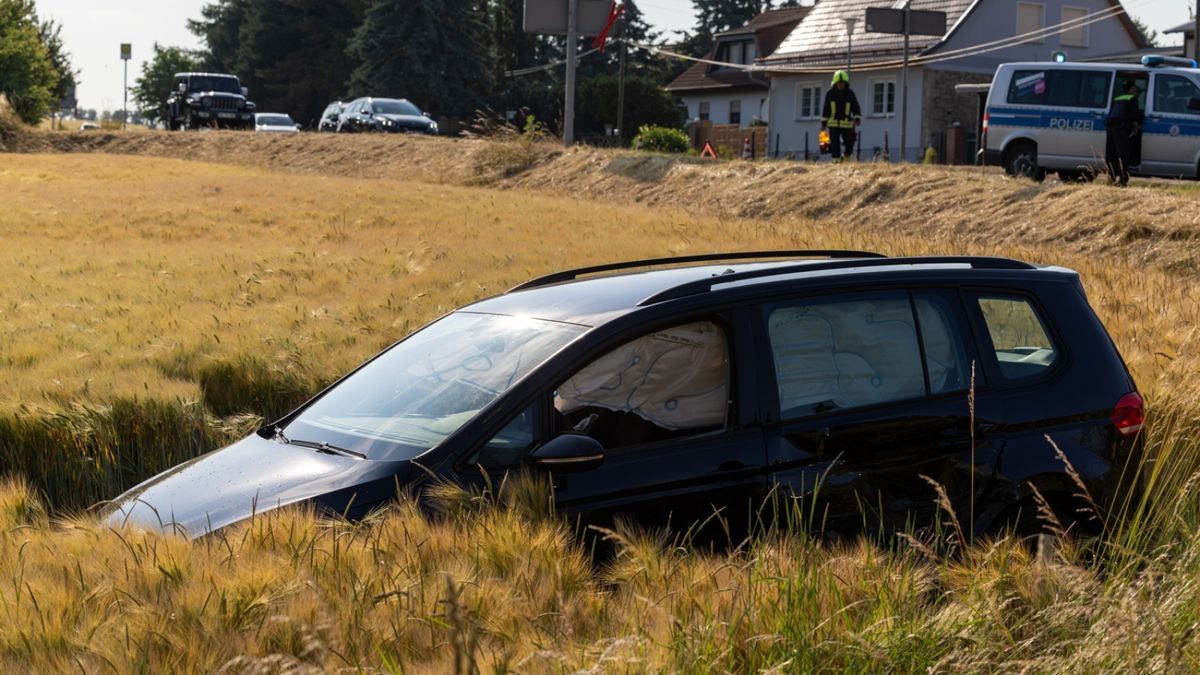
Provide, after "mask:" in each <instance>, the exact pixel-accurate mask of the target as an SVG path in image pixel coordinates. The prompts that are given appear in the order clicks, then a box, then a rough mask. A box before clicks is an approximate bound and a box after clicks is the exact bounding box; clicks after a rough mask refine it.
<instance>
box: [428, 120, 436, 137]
mask: <svg viewBox="0 0 1200 675" xmlns="http://www.w3.org/2000/svg"><path fill="white" fill-rule="evenodd" d="M429 130H430V131H431V132H433V133H435V134H436V133H437V130H438V125H437V122H434V121H432V120H431V121H430V122H429Z"/></svg>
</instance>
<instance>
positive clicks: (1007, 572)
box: [0, 155, 1200, 672]
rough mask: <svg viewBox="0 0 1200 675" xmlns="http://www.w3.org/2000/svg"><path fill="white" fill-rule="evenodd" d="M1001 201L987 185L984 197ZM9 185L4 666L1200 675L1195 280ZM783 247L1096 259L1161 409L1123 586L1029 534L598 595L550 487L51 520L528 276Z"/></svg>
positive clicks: (638, 221)
mask: <svg viewBox="0 0 1200 675" xmlns="http://www.w3.org/2000/svg"><path fill="white" fill-rule="evenodd" d="M989 180H997V179H996V178H994V177H986V176H980V177H977V178H973V177H966V178H964V189H972V188H979V189H983V188H986V187H987V184H986V181H989ZM972 181H979V183H978V185H972ZM1078 189H1079V190H1096V189H1099V188H1094V187H1081V188H1078ZM0 194H2V195H3V196H4V201H5V202H6V204H7V205H8V206H7V208H5V209H4V210H3V211H0V236H2V237H3V240H4V242H5V246H4V247H3V249H2V250H0V261H3V268H4V269H6V270H8V271H9V273H8V275H7V279H6V283H5V285H4V290H3V292H2V295H0V300H2V304H0V372H3V374H4V376H5V383H6V387H5V388H4V390H3V392H0V458H2V459H3V461H4V465H5V467H6V470H7V471H9V472H11V473H14V474H18V475H21V476H25V477H27V478H28V479H29V480H31V481H33V483H34V484H35V485H36V487H37V488H38V490H30V489H29V488H27V487H25V486H24V485H23V484H22V483H20V482H17V483H12V484H10V485H8V486H6V487H4V488H3V490H0V526H2V527H3V529H4V531H5V534H4V538H3V540H2V541H0V561H2V563H0V569H3V570H6V572H5V573H4V576H5V577H6V578H2V579H0V588H6V589H7V590H4V591H0V605H2V606H3V607H4V610H3V613H4V615H5V616H7V617H10V620H9V621H7V622H5V623H4V625H2V626H0V645H3V647H2V648H0V662H3V663H5V664H6V665H8V666H11V667H16V668H23V669H26V668H33V669H65V668H75V667H77V666H81V667H83V668H84V669H85V670H94V669H98V668H112V669H115V670H121V671H124V670H130V669H133V668H135V667H139V666H143V665H144V666H145V667H147V668H149V669H152V670H160V669H163V668H176V669H186V670H191V669H195V670H211V669H215V668H219V667H221V666H223V665H228V666H230V667H232V668H245V669H249V670H255V669H271V668H274V667H279V668H285V667H292V666H295V667H313V668H336V667H346V666H361V667H364V668H367V669H373V668H385V669H393V668H394V669H399V670H405V671H412V670H417V671H420V670H442V669H447V668H453V667H456V664H460V663H461V664H465V663H468V662H476V663H478V664H479V665H480V666H481V667H483V668H485V669H489V668H504V667H508V668H516V669H518V670H537V671H549V670H554V671H558V670H563V669H565V670H574V669H577V668H589V667H598V668H599V669H602V670H616V671H627V670H638V671H640V670H664V669H666V670H688V671H708V670H712V669H717V670H738V671H748V670H756V669H760V668H778V669H780V670H785V671H797V672H801V671H809V670H813V669H843V668H846V669H855V670H861V669H872V670H878V669H897V670H905V671H909V670H924V669H926V668H929V667H933V668H935V669H942V670H951V669H954V670H958V669H963V668H966V669H992V668H1004V669H1021V668H1031V669H1035V670H1061V669H1065V668H1072V669H1079V670H1125V669H1129V668H1136V669H1147V668H1149V669H1171V668H1176V667H1182V668H1188V667H1191V668H1195V667H1197V666H1200V637H1198V636H1197V634H1196V632H1195V630H1194V627H1195V625H1196V622H1197V620H1200V616H1198V615H1200V611H1198V610H1197V608H1198V607H1200V589H1197V587H1196V584H1197V582H1200V577H1198V576H1197V573H1198V572H1200V537H1197V535H1196V532H1195V529H1196V525H1195V524H1196V522H1197V519H1196V516H1197V513H1196V512H1197V509H1196V507H1195V502H1196V498H1195V496H1194V493H1192V492H1191V489H1192V485H1193V483H1192V482H1190V481H1188V478H1189V477H1190V476H1191V475H1192V474H1191V470H1192V468H1193V467H1192V461H1193V459H1194V458H1195V457H1197V455H1198V450H1197V448H1196V444H1195V442H1194V441H1192V440H1191V438H1190V432H1191V431H1192V427H1193V426H1194V423H1193V420H1195V419H1196V413H1197V412H1200V403H1198V401H1200V399H1198V398H1197V392H1196V389H1195V387H1194V386H1192V385H1191V376H1192V374H1193V373H1195V372H1196V370H1197V366H1198V365H1200V364H1198V363H1197V359H1196V356H1195V353H1194V350H1193V349H1192V344H1193V341H1192V338H1193V333H1194V328H1195V326H1196V320H1197V318H1198V317H1197V314H1198V313H1200V310H1198V309H1197V306H1196V304H1195V303H1194V302H1191V301H1190V298H1191V297H1192V294H1193V293H1192V291H1193V288H1194V285H1195V284H1194V281H1193V280H1192V279H1191V278H1187V277H1182V276H1178V275H1175V274H1170V273H1166V272H1164V271H1162V270H1160V269H1158V268H1156V267H1155V266H1153V265H1149V266H1148V265H1145V264H1143V263H1141V262H1134V261H1129V260H1126V259H1123V258H1121V257H1119V256H1105V257H1097V256H1095V255H1093V254H1089V253H1087V252H1086V250H1087V249H1086V247H1080V246H1077V245H1076V243H1075V242H1070V241H1063V242H1061V244H1060V245H1057V246H1046V245H1038V246H1036V247H1032V246H1025V247H1022V246H1016V245H1005V246H1003V247H996V246H989V245H987V244H986V243H980V242H967V241H961V238H958V239H956V238H955V237H952V236H946V237H941V238H930V237H924V236H914V235H906V234H903V233H894V232H892V233H881V232H876V233H870V231H869V228H865V229H864V230H859V231H856V230H851V229H848V228H845V229H843V228H840V227H836V226H835V225H837V224H838V223H837V221H836V220H833V219H830V220H825V221H811V220H772V221H743V220H733V219H716V218H705V217H698V216H695V215H692V214H689V213H686V212H683V211H680V210H673V209H654V210H651V209H645V208H635V207H632V206H620V205H618V206H603V207H601V206H598V205H595V204H586V203H585V204H581V203H580V202H578V201H575V200H567V199H561V198H554V197H546V196H533V195H529V194H524V193H516V192H496V191H488V190H480V189H469V188H460V187H450V186H429V185H417V184H411V183H403V182H393V181H377V180H354V179H345V178H327V177H316V176H294V175H281V174H275V173H269V172H265V171H260V170H254V169H247V168H231V167H226V166H214V165H207V164H187V163H183V162H178V161H172V160H148V159H130V158H114V157H105V156H90V157H81V156H55V157H48V156H12V155H0ZM859 218H860V219H867V218H869V214H865V215H864V214H860V215H859ZM783 247H815V248H834V247H846V248H868V249H875V250H880V251H883V252H886V253H892V254H906V253H938V252H945V253H948V252H956V253H961V252H972V253H988V254H1003V255H1013V256H1017V257H1021V258H1025V259H1030V260H1035V261H1052V262H1056V263H1060V264H1065V265H1068V266H1071V267H1074V268H1075V269H1077V270H1079V271H1080V272H1081V273H1082V274H1083V275H1084V279H1085V282H1086V285H1087V287H1088V290H1089V294H1090V297H1091V300H1092V303H1093V305H1094V306H1096V308H1097V310H1098V312H1099V313H1100V314H1101V318H1102V319H1104V321H1105V323H1106V324H1107V325H1108V326H1109V328H1110V330H1111V332H1112V333H1113V336H1114V338H1115V339H1116V341H1117V343H1118V345H1119V346H1120V348H1121V350H1122V352H1123V354H1124V355H1125V356H1126V358H1127V360H1128V361H1129V362H1130V365H1131V367H1132V369H1133V370H1134V373H1135V376H1136V377H1137V378H1138V381H1139V383H1140V384H1141V386H1142V389H1143V391H1144V392H1146V393H1147V395H1148V398H1150V399H1151V401H1153V403H1154V409H1155V413H1156V414H1157V425H1156V426H1155V427H1154V429H1153V430H1152V431H1151V436H1152V437H1151V445H1152V447H1153V448H1154V449H1155V450H1156V451H1157V452H1158V453H1159V455H1160V461H1159V463H1158V464H1156V465H1155V466H1156V467H1158V469H1159V470H1160V471H1163V472H1164V473H1165V475H1162V476H1159V477H1157V478H1156V480H1157V481H1158V486H1157V489H1156V490H1155V494H1156V495H1159V496H1160V500H1159V502H1158V507H1157V510H1155V511H1154V512H1153V513H1152V514H1151V515H1149V516H1147V517H1144V518H1142V519H1141V520H1139V521H1138V522H1137V523H1136V525H1137V528H1140V529H1137V531H1133V532H1131V531H1130V527H1129V524H1128V523H1125V524H1122V523H1118V522H1111V521H1110V523H1109V525H1110V528H1111V532H1110V535H1109V538H1108V539H1107V540H1106V541H1107V544H1108V545H1107V546H1106V547H1105V548H1104V551H1103V557H1104V558H1106V559H1107V560H1110V561H1112V562H1110V564H1109V565H1108V566H1106V567H1104V568H1102V569H1101V570H1097V569H1093V568H1089V567H1087V566H1083V565H1078V564H1072V562H1073V555H1072V553H1071V552H1070V551H1069V550H1068V551H1066V552H1065V553H1064V554H1063V555H1062V557H1061V558H1056V559H1054V560H1050V561H1047V560H1040V561H1039V560H1034V559H1030V558H1029V556H1027V555H1025V554H1024V553H1023V552H1021V551H1019V550H1015V549H1013V547H1012V546H1011V544H1009V543H1007V542H1000V543H996V544H994V545H993V544H991V543H983V544H980V545H978V546H976V547H973V548H971V549H969V551H968V552H966V553H965V554H962V555H959V556H952V557H949V558H943V557H941V556H940V554H938V553H934V552H931V551H929V550H924V549H922V548H921V547H912V548H907V547H901V548H898V549H896V550H881V549H878V548H875V547H872V546H870V545H866V544H862V545H850V546H846V547H838V548H830V547H822V546H820V545H817V544H815V543H813V542H811V541H809V540H808V539H806V538H804V537H802V536H789V537H780V538H777V539H773V540H768V541H763V542H760V543H759V544H758V545H756V546H755V547H754V548H753V549H751V550H748V551H743V552H739V553H736V554H732V555H730V556H728V557H712V556H704V555H698V554H695V553H692V552H689V551H687V550H686V549H676V548H671V547H668V546H664V545H663V544H662V542H660V541H657V540H656V539H655V538H653V537H649V536H634V535H631V536H630V538H629V540H628V541H627V542H626V544H627V545H626V546H625V547H624V554H623V555H622V556H621V557H620V558H619V559H618V560H617V561H616V562H615V563H614V564H613V565H612V566H611V567H610V568H608V569H605V570H603V571H602V572H600V573H599V574H597V575H594V574H593V573H592V571H591V570H590V569H589V567H588V563H587V561H586V558H585V556H584V555H583V553H582V552H581V551H579V550H577V549H576V548H575V547H574V546H573V545H572V544H571V543H570V537H569V536H568V535H567V533H566V532H565V531H564V529H563V527H562V525H561V524H560V523H558V522H556V521H555V520H554V519H553V518H546V517H544V516H542V515H538V513H539V511H540V509H537V508H532V509H531V508H529V507H528V504H529V503H530V502H532V501H534V500H531V499H529V498H528V497H526V498H525V499H522V500H518V501H519V502H521V503H522V504H525V506H522V505H520V504H518V505H516V506H508V507H505V506H500V507H491V508H489V507H486V506H485V505H483V503H482V502H479V501H475V502H467V503H466V504H465V505H464V503H463V502H461V500H460V501H458V502H455V503H457V504H458V506H456V507H453V508H452V509H451V510H452V512H453V513H454V514H455V515H454V516H453V517H451V518H449V519H447V520H446V521H445V522H435V523H430V522H428V521H426V520H425V519H423V518H421V517H420V516H418V515H416V514H415V513H413V512H412V510H411V509H410V508H408V507H406V506H401V507H398V508H397V509H396V510H395V512H394V513H391V514H388V515H387V516H386V517H382V518H380V519H378V520H375V521H372V522H369V523H365V524H361V525H357V526H349V525H336V524H330V523H320V522H315V521H314V520H313V519H312V518H311V517H310V516H308V515H306V514H303V513H296V512H290V513H284V514H278V515H276V516H272V517H270V518H265V519H262V520H260V521H259V522H257V523H255V524H254V525H253V526H250V527H247V528H241V529H235V530H233V531H231V532H228V533H226V535H225V536H223V537H221V538H218V539H214V540H209V541H205V542H202V543H196V544H189V543H186V542H182V541H178V540H173V539H162V538H156V537H151V536H146V535H140V534H133V533H124V534H117V533H112V532H103V531H99V530H98V528H97V527H96V525H95V524H94V523H93V522H91V521H90V520H88V519H87V518H86V517H76V518H72V519H70V520H69V521H67V522H68V526H67V527H65V528H64V527H61V526H58V527H56V526H52V525H50V522H49V519H48V518H47V516H46V513H45V512H46V509H45V506H43V502H42V500H41V499H40V498H39V497H38V496H37V493H38V492H40V491H44V492H45V494H46V495H47V496H48V501H49V504H50V505H51V506H52V507H53V508H54V509H56V510H61V509H70V508H76V507H80V506H84V505H87V504H89V503H91V502H93V501H95V500H97V499H100V498H104V497H108V496H111V495H113V494H115V493H116V492H117V491H119V490H120V489H121V488H122V487H124V486H127V485H129V484H131V483H132V482H134V481H136V480H138V479H140V478H142V477H145V476H147V475H149V474H151V473H153V472H154V471H157V470H158V469H160V468H163V467H165V466H168V465H170V464H173V463H175V462H177V461H179V460H181V459H184V458H186V457H189V456H192V455H194V454H196V453H199V452H202V451H204V450H207V449H210V448H212V447H215V446H217V445H219V444H221V443H223V442H225V441H226V440H228V439H229V438H231V437H234V436H236V435H237V434H239V433H242V432H243V431H244V430H245V429H246V428H247V427H248V426H250V425H252V424H253V423H254V422H255V421H256V420H257V419H259V418H260V417H262V416H267V417H269V416H272V415H274V414H277V413H279V412H281V411H283V410H285V409H286V408H288V407H289V406H291V405H294V404H295V403H296V402H298V401H300V400H301V399H303V398H304V397H305V396H306V395H308V394H309V393H311V392H313V391H314V390H316V389H317V388H319V387H320V386H321V385H322V384H323V383H324V382H327V381H328V380H329V379H330V378H332V377H334V376H336V375H337V374H339V373H341V372H343V371H344V370H346V369H347V368H349V367H350V366H352V365H354V364H355V363H357V362H359V361H361V360H362V359H363V358H366V357H367V356H369V355H371V354H372V353H374V352H375V351H377V350H378V349H379V348H381V347H383V346H384V345H386V344H388V343H390V342H391V341H393V340H394V339H397V338H399V337H401V336H403V335H404V334H406V333H407V332H408V331H410V330H411V329H413V328H414V327H416V326H418V325H420V324H421V323H422V322H424V321H426V320H428V319H430V318H433V317H434V316H436V315H438V314H439V313H441V312H443V311H446V310H448V309H450V308H452V307H454V306H457V305H459V304H462V303H464V302H467V301H469V300H471V299H474V298H478V297H481V296H484V295H488V294H491V293H494V292H498V291H500V290H502V289H504V288H506V287H508V286H510V285H512V284H515V283H517V282H519V281H521V280H523V279H525V278H528V277H529V276H531V275H534V274H537V273H541V272H545V271H549V270H552V269H555V268H559V267H562V266H565V265H574V264H586V263H591V262H601V261H610V260H614V259H621V258H634V257H644V256H651V255H664V254H669V253H682V252H697V251H710V250H732V249H760V248H783ZM1185 483H1186V485H1185ZM1181 489H1182V494H1180V492H1179V491H1180V490H1181ZM449 501H451V502H454V500H453V499H450V500H449ZM6 670H7V668H6Z"/></svg>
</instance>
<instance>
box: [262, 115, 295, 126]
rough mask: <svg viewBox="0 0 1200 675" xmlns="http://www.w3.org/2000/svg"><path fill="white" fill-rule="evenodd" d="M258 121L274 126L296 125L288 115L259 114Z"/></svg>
mask: <svg viewBox="0 0 1200 675" xmlns="http://www.w3.org/2000/svg"><path fill="white" fill-rule="evenodd" d="M258 123H259V124H266V125H270V126H276V127H294V126H296V123H295V122H293V121H292V118H291V117H288V116H287V115H259V116H258Z"/></svg>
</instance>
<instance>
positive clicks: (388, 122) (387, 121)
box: [379, 117, 392, 127]
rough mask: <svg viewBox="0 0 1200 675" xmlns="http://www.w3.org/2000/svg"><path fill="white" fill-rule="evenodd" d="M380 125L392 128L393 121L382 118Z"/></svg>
mask: <svg viewBox="0 0 1200 675" xmlns="http://www.w3.org/2000/svg"><path fill="white" fill-rule="evenodd" d="M379 124H380V125H382V126H385V127H390V126H392V121H391V120H389V119H388V118H386V117H382V118H380V120H379Z"/></svg>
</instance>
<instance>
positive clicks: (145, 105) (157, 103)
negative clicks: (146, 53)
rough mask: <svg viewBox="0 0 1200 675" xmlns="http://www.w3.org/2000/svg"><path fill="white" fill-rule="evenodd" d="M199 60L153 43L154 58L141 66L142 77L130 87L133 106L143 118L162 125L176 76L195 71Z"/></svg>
mask: <svg viewBox="0 0 1200 675" xmlns="http://www.w3.org/2000/svg"><path fill="white" fill-rule="evenodd" d="M198 60H199V58H198V56H197V55H196V54H194V53H192V52H189V51H187V50H186V49H181V48H179V47H160V46H159V45H158V43H155V44H154V56H153V57H151V59H150V60H149V61H144V62H143V63H142V76H141V77H139V78H138V79H137V80H136V81H135V82H134V83H133V87H132V88H131V90H130V92H131V93H132V94H133V104H134V106H135V107H136V108H137V110H138V112H139V113H140V114H141V116H142V117H145V118H147V119H151V120H154V121H155V122H161V121H163V120H164V119H166V112H167V110H166V106H167V96H168V95H169V94H170V92H171V85H172V83H173V78H174V77H175V73H181V72H187V71H189V70H195V69H196V68H197V67H198V66H197V62H198Z"/></svg>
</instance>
